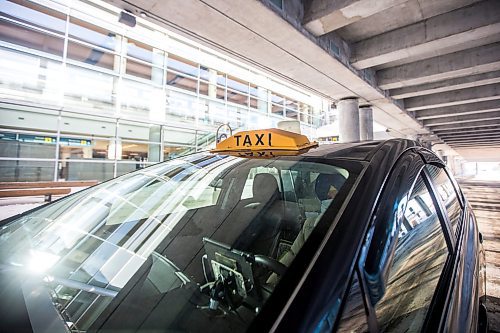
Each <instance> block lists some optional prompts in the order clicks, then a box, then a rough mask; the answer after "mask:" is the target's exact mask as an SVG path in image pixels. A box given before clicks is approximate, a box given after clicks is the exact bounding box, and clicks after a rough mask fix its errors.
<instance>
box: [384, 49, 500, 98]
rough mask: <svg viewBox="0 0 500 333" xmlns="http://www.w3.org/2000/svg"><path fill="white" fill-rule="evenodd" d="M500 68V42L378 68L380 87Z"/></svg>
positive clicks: (439, 79) (399, 85)
mask: <svg viewBox="0 0 500 333" xmlns="http://www.w3.org/2000/svg"><path fill="white" fill-rule="evenodd" d="M496 70H500V43H493V44H488V45H484V46H480V47H476V48H473V49H468V50H465V51H460V52H455V53H452V54H446V55H442V56H438V57H434V58H430V59H425V60H420V61H416V62H413V63H410V64H406V65H401V66H397V67H392V68H387V69H383V70H380V71H378V72H377V77H378V84H379V87H380V88H382V89H386V90H387V89H396V88H403V87H407V86H412V85H419V84H425V83H430V82H437V81H441V80H448V79H453V78H456V77H462V76H467V75H475V74H481V73H486V72H491V71H496Z"/></svg>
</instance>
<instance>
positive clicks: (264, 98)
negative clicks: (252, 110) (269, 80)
mask: <svg viewBox="0 0 500 333" xmlns="http://www.w3.org/2000/svg"><path fill="white" fill-rule="evenodd" d="M257 96H258V97H259V99H258V100H257V109H258V110H259V111H260V112H262V113H265V114H267V113H269V110H268V108H269V101H268V99H269V95H268V91H267V89H265V88H262V87H257Z"/></svg>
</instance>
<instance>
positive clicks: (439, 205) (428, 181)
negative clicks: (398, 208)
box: [335, 150, 460, 332]
mask: <svg viewBox="0 0 500 333" xmlns="http://www.w3.org/2000/svg"><path fill="white" fill-rule="evenodd" d="M410 155H414V162H413V163H414V164H413V167H411V168H405V167H404V163H403V162H404V160H405V159H406V158H408V157H409V156H410ZM410 163H411V162H410ZM415 164H416V165H415ZM427 164H430V163H426V161H425V160H424V159H423V158H422V156H420V155H419V154H416V152H415V150H410V151H407V152H405V153H403V154H402V155H401V156H400V157H399V159H398V161H397V162H396V163H395V165H394V166H393V168H392V170H391V171H390V173H389V176H388V177H387V178H386V181H385V185H384V188H383V189H382V191H381V194H380V197H379V201H378V203H377V204H376V206H375V209H374V210H373V214H372V216H371V218H370V219H371V222H370V227H369V230H368V233H367V236H366V237H365V240H364V242H363V246H362V251H361V254H360V257H359V259H358V260H357V265H356V267H355V269H354V270H353V271H352V272H351V277H350V279H349V281H350V282H349V285H348V286H347V288H346V291H345V294H344V297H343V299H342V305H341V309H340V311H339V314H341V313H342V311H343V308H344V306H345V303H346V301H347V298H348V293H349V291H350V288H351V284H352V280H353V278H352V277H353V274H358V278H359V280H360V288H361V293H362V295H363V303H364V306H365V313H366V320H367V324H368V328H369V331H370V332H378V330H379V323H378V319H377V315H376V312H375V307H374V306H373V305H372V304H371V299H370V295H369V292H368V290H369V287H368V282H367V279H366V275H365V265H366V264H367V263H368V260H369V258H368V251H369V249H370V246H371V244H372V243H373V242H377V240H380V239H377V238H376V237H375V236H376V235H374V231H375V228H376V227H378V228H380V226H381V225H384V223H385V224H387V223H388V221H387V220H385V221H384V220H379V221H376V219H377V217H380V216H384V215H385V214H384V213H387V212H388V211H394V205H393V203H395V202H400V201H399V199H402V198H403V197H405V196H409V195H410V194H411V193H412V192H413V190H414V186H415V184H416V182H417V180H418V178H419V177H422V179H423V181H424V183H425V186H426V187H427V190H428V191H429V194H430V196H431V199H432V202H433V204H434V207H435V209H436V213H437V216H438V219H439V222H440V225H441V230H442V232H443V235H444V237H445V240H446V244H447V247H448V256H447V258H446V261H445V264H444V267H443V271H442V272H441V274H440V277H439V281H438V283H437V285H436V289H435V291H434V294H433V298H432V300H431V302H430V304H429V309H428V312H427V314H426V318H425V319H424V322H423V329H424V330H425V328H426V327H430V326H429V325H430V324H431V323H432V324H434V325H435V324H437V325H439V320H440V318H441V315H442V311H440V310H442V309H444V305H445V303H446V300H447V299H448V297H449V295H448V294H449V292H448V288H446V285H447V282H449V281H451V277H452V271H453V266H454V265H453V262H454V257H455V252H456V243H455V241H454V236H453V233H452V229H451V224H450V223H449V220H448V219H447V215H446V209H445V207H444V204H443V202H442V201H441V199H440V198H439V195H437V192H436V189H435V186H434V184H433V181H432V178H431V177H430V174H429V172H428V171H427V169H426V167H425V166H426V165H427ZM433 165H434V166H437V165H436V164H435V163H433ZM439 167H442V166H439ZM398 177H402V178H403V180H402V181H400V183H394V181H395V180H396V179H397V178H398ZM405 180H406V185H407V184H408V180H411V183H410V186H409V187H407V188H406V190H403V187H404V185H405V183H404V181H405ZM387 197H389V199H391V200H384V199H386V198H387ZM459 201H460V199H459ZM406 207H407V203H406V204H405V205H404V208H403V209H402V211H403V212H404V211H405V210H406ZM385 216H387V215H385ZM402 225H403V224H402V223H398V225H397V228H398V231H399V230H400V229H401V227H402ZM394 234H395V235H396V236H395V237H393V238H392V239H390V240H386V242H384V243H383V245H386V244H387V243H388V242H392V243H393V244H391V246H392V247H393V250H394V248H395V245H396V244H397V235H398V234H399V232H395V233H394ZM393 253H394V252H392V254H391V255H389V256H388V260H387V262H386V263H385V265H384V269H385V270H386V273H387V272H388V271H389V268H390V267H392V263H393V259H394V258H393ZM379 267H380V266H379ZM340 319H341V316H340V315H339V316H338V318H337V320H336V323H335V328H337V327H338V325H339V323H340ZM436 321H437V323H436Z"/></svg>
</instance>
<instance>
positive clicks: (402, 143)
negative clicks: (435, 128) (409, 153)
mask: <svg viewBox="0 0 500 333" xmlns="http://www.w3.org/2000/svg"><path fill="white" fill-rule="evenodd" d="M383 147H386V149H388V150H394V152H393V153H395V154H396V155H399V154H400V153H402V152H403V151H404V150H406V149H408V148H411V147H421V145H420V144H419V143H418V142H416V141H413V140H407V139H390V140H376V141H363V142H351V143H332V144H322V145H320V146H319V147H317V148H313V149H310V150H309V151H308V152H307V153H304V154H302V155H301V156H304V157H318V158H328V159H330V158H343V159H352V160H360V161H371V159H372V157H373V156H374V155H375V153H376V152H377V151H379V150H380V149H382V148H383Z"/></svg>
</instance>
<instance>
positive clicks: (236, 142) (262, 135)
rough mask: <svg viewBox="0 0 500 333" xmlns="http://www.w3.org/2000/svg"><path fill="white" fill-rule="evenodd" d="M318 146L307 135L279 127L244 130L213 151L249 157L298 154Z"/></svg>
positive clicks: (212, 151)
mask: <svg viewBox="0 0 500 333" xmlns="http://www.w3.org/2000/svg"><path fill="white" fill-rule="evenodd" d="M316 146H318V143H317V142H310V141H309V139H307V137H306V136H305V135H301V134H297V133H293V132H289V131H284V130H281V129H277V128H271V129H263V130H252V131H243V132H239V133H236V134H234V135H232V136H230V137H229V138H227V139H225V140H223V141H221V142H219V143H218V144H217V146H216V147H215V149H212V150H211V151H210V152H211V153H226V154H230V155H237V156H247V157H252V156H254V157H272V156H276V155H298V154H301V153H303V152H305V151H307V150H309V149H310V148H313V147H316Z"/></svg>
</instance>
